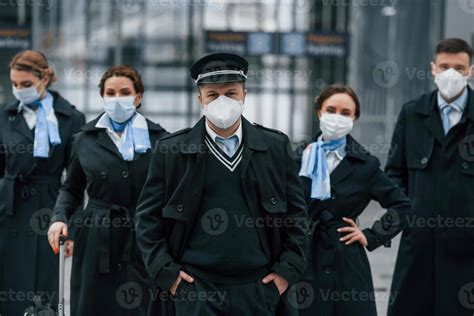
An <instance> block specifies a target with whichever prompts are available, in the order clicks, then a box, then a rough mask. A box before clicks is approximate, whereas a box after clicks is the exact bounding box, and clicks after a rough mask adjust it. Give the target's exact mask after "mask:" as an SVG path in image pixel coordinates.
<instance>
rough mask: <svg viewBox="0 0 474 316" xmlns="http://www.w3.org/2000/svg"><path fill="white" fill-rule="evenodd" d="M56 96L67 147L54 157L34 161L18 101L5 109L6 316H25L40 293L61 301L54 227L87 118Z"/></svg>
mask: <svg viewBox="0 0 474 316" xmlns="http://www.w3.org/2000/svg"><path fill="white" fill-rule="evenodd" d="M50 92H51V94H52V95H53V98H54V103H53V108H54V112H55V115H56V117H57V119H58V126H59V134H60V137H61V145H60V146H55V147H51V152H50V157H49V158H46V159H45V158H35V157H33V142H34V130H30V129H29V128H28V125H27V124H26V121H25V119H24V118H23V114H22V113H18V105H19V102H18V101H16V102H12V103H9V104H7V105H5V106H4V107H3V108H2V109H1V110H0V178H1V180H0V267H1V269H0V270H1V272H0V288H1V289H2V291H3V290H6V291H9V293H12V296H10V294H9V296H10V298H9V299H6V300H1V301H0V314H2V315H23V312H24V311H25V309H26V307H27V306H29V305H33V303H32V301H31V298H32V295H33V294H34V293H36V294H45V295H46V296H48V297H51V296H53V297H54V302H53V303H55V302H56V299H57V287H58V257H57V256H55V255H54V253H53V252H52V251H51V248H50V247H49V244H48V239H47V232H48V225H49V219H50V216H51V212H52V208H53V206H54V203H55V201H56V197H57V195H58V190H59V187H60V181H61V176H62V174H63V171H64V170H65V168H66V165H67V161H68V159H69V157H70V152H71V139H72V136H73V134H74V133H76V132H78V131H79V129H80V128H81V126H82V125H83V124H84V122H85V117H84V115H83V114H82V113H80V112H79V111H77V110H76V109H75V107H74V106H72V105H71V104H70V103H69V102H68V101H67V100H65V99H64V98H62V97H61V96H60V95H59V93H57V92H55V91H50ZM46 292H47V293H46ZM53 294H54V295H53ZM18 295H20V296H18Z"/></svg>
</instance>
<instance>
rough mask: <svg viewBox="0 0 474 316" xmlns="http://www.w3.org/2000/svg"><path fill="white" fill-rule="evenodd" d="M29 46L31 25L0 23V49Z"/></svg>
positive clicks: (21, 48) (20, 48) (26, 47)
mask: <svg viewBox="0 0 474 316" xmlns="http://www.w3.org/2000/svg"><path fill="white" fill-rule="evenodd" d="M29 48H31V27H29V26H16V25H0V49H18V50H24V49H29Z"/></svg>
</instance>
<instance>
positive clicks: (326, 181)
mask: <svg viewBox="0 0 474 316" xmlns="http://www.w3.org/2000/svg"><path fill="white" fill-rule="evenodd" d="M346 143H347V138H346V137H342V138H340V139H337V140H331V141H327V142H324V141H323V140H322V139H321V140H318V141H317V142H313V143H311V144H309V145H308V147H306V149H305V150H304V152H303V157H302V162H301V170H300V173H299V175H300V176H301V177H307V178H310V179H311V198H312V199H318V200H327V199H329V198H331V182H330V177H329V169H328V164H327V160H326V153H327V152H328V151H334V150H336V149H339V148H340V147H342V146H346Z"/></svg>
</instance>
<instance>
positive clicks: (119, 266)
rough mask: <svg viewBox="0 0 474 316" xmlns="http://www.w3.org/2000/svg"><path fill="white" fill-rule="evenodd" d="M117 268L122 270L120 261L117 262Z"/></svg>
mask: <svg viewBox="0 0 474 316" xmlns="http://www.w3.org/2000/svg"><path fill="white" fill-rule="evenodd" d="M117 270H118V271H122V265H121V264H120V263H119V264H117Z"/></svg>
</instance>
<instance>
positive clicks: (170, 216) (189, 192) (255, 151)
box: [136, 118, 307, 316]
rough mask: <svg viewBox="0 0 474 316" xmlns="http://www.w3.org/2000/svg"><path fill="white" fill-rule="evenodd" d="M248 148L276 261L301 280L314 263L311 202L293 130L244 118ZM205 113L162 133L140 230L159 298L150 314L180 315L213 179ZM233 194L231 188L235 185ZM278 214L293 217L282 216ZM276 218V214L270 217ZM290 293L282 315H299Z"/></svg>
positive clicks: (247, 175)
mask: <svg viewBox="0 0 474 316" xmlns="http://www.w3.org/2000/svg"><path fill="white" fill-rule="evenodd" d="M242 124H243V125H242V129H243V142H244V155H243V158H242V162H241V164H242V165H241V168H242V187H243V189H244V192H245V197H246V199H247V202H248V206H249V209H250V212H251V214H252V217H253V218H254V220H256V221H257V220H258V219H262V218H269V219H270V221H271V222H272V223H273V222H274V223H275V225H266V224H265V225H256V227H257V234H258V236H259V239H260V241H261V244H262V247H263V250H264V251H265V254H266V256H267V258H268V261H269V263H270V264H269V269H271V270H273V271H275V272H277V273H279V274H280V275H282V276H283V277H284V278H285V279H286V280H287V281H288V282H289V283H290V284H294V283H295V282H296V281H297V280H298V279H299V278H300V277H301V275H302V273H303V271H304V268H305V263H306V258H305V257H306V251H307V236H306V231H305V222H306V221H307V213H306V204H305V200H304V196H303V192H302V189H301V186H300V183H299V180H298V174H297V170H296V163H295V161H294V158H293V150H292V149H291V146H290V143H289V139H288V137H287V136H286V135H285V134H283V133H281V132H278V131H274V130H270V129H267V128H264V127H262V126H257V125H253V124H251V123H250V122H248V121H247V120H246V119H245V118H243V119H242ZM204 133H205V118H202V119H201V120H200V121H199V122H198V123H197V124H196V125H195V126H194V127H193V128H192V129H186V130H183V131H180V132H178V133H175V134H172V135H170V136H168V137H165V138H164V139H162V140H161V141H160V142H159V144H158V146H157V147H156V148H155V149H154V155H153V159H152V161H151V165H150V171H149V175H148V179H147V182H146V184H145V186H144V190H143V193H142V196H141V198H140V202H139V205H138V208H137V221H136V225H137V238H138V244H139V246H140V248H141V250H142V252H143V256H144V261H145V264H146V266H147V268H148V271H149V273H150V275H151V276H152V278H153V279H154V281H155V284H156V286H157V297H158V299H157V300H155V301H154V302H152V304H151V305H150V311H149V315H162V316H173V315H174V304H173V303H174V302H173V301H172V299H170V296H169V291H168V290H169V288H170V287H171V285H172V284H173V282H174V281H175V280H176V278H177V277H178V274H179V270H180V258H181V256H182V254H183V251H184V249H185V246H186V242H187V240H188V238H189V236H190V234H191V232H192V230H193V226H194V225H195V221H196V218H197V215H198V212H199V211H200V201H201V198H202V193H203V189H204V185H205V182H204V181H205V174H206V166H205V164H206V159H204V158H205V157H206V155H207V147H206V145H205V143H204ZM230 194H231V192H230ZM275 219H280V220H286V224H283V225H281V224H277V223H276V220H275ZM266 223H268V221H266ZM287 293H288V294H287V295H283V300H281V302H283V303H281V304H280V305H279V312H278V314H279V315H285V316H288V315H297V309H296V307H297V305H296V303H295V302H294V300H293V301H292V300H291V299H292V297H291V295H292V294H291V293H292V292H291V291H287Z"/></svg>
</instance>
